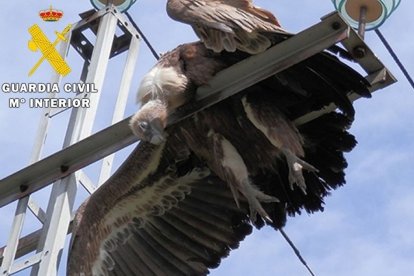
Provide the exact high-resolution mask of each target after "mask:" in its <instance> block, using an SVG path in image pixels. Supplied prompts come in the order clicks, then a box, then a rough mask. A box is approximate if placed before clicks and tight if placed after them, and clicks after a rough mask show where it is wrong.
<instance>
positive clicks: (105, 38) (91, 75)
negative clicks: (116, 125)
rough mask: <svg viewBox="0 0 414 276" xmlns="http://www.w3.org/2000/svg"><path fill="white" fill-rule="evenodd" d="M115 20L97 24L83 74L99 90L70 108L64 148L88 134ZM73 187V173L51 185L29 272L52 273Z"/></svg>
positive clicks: (62, 240)
mask: <svg viewBox="0 0 414 276" xmlns="http://www.w3.org/2000/svg"><path fill="white" fill-rule="evenodd" d="M117 22H118V19H117V18H116V17H115V16H114V15H113V14H112V13H107V14H105V15H104V16H103V17H102V20H101V22H100V24H99V29H98V35H97V41H96V46H95V48H94V51H93V54H92V58H91V63H90V65H89V72H88V75H87V77H86V83H94V84H95V88H96V89H97V90H98V91H99V92H98V93H86V94H85V98H89V99H90V107H89V108H79V109H73V110H72V115H71V119H70V122H69V127H68V132H67V134H66V137H65V141H64V145H63V147H64V148H66V147H68V146H70V145H72V144H74V143H76V142H78V141H79V140H81V139H83V138H85V137H87V136H89V135H90V134H91V132H92V127H93V123H94V121H95V116H96V112H97V109H98V104H99V98H100V95H101V93H100V91H101V90H102V85H103V81H104V78H105V73H106V69H107V65H108V61H109V57H110V53H111V48H112V43H113V39H114V35H115V29H116V24H117ZM76 190H77V183H76V177H75V174H72V175H70V176H68V177H66V178H64V179H62V180H61V181H58V182H57V183H55V184H54V185H53V188H52V194H51V197H50V201H49V206H48V208H47V213H46V215H47V217H48V220H47V221H46V223H45V224H44V226H43V232H42V236H41V237H40V242H39V244H38V248H37V252H43V253H42V261H41V263H39V264H38V265H36V266H34V267H33V270H32V275H50V276H52V275H56V273H57V269H58V266H59V261H60V256H61V254H62V250H63V248H64V244H65V239H66V234H67V229H68V228H69V223H70V220H71V216H72V209H73V203H74V200H75V196H76Z"/></svg>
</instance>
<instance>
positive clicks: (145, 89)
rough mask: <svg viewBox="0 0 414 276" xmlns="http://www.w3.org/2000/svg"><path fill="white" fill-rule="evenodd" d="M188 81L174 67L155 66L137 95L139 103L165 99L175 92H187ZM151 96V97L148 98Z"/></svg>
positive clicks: (144, 79)
mask: <svg viewBox="0 0 414 276" xmlns="http://www.w3.org/2000/svg"><path fill="white" fill-rule="evenodd" d="M187 83H188V80H187V78H186V77H185V76H184V75H183V74H179V73H177V71H175V70H174V68H173V67H160V66H155V67H154V68H152V69H151V71H149V72H148V73H147V74H146V75H145V76H144V78H143V79H142V81H141V85H140V87H139V89H138V93H137V102H142V100H143V99H147V101H148V100H154V99H164V98H165V96H166V93H168V92H171V90H172V89H173V90H174V91H185V90H186V86H187ZM148 94H150V97H148Z"/></svg>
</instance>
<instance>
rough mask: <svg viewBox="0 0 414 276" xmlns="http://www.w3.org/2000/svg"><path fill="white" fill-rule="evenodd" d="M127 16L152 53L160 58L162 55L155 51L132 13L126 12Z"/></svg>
mask: <svg viewBox="0 0 414 276" xmlns="http://www.w3.org/2000/svg"><path fill="white" fill-rule="evenodd" d="M125 14H126V16H127V17H128V19H129V21H130V22H131V24H132V26H134V28H135V29H137V31H138V33H139V35H140V36H141V37H142V39H143V40H144V42H145V44H147V46H148V48H149V49H150V51H151V53H152V55H153V56H154V57H155V58H156V59H157V60H159V59H160V56H159V55H158V53H157V51H155V49H154V47H152V45H151V43H150V42H149V40H148V39H147V37H146V36H145V35H144V33H143V32H142V31H141V29H140V28H139V27H138V25H137V24H136V23H135V21H134V20H133V19H132V17H131V15H130V14H129V13H128V12H125Z"/></svg>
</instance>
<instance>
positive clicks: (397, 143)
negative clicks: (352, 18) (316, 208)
mask: <svg viewBox="0 0 414 276" xmlns="http://www.w3.org/2000/svg"><path fill="white" fill-rule="evenodd" d="M254 2H255V3H256V4H257V5H259V6H261V7H263V8H266V9H268V10H269V11H271V12H273V13H274V14H275V15H276V16H277V17H278V19H279V20H280V22H281V23H282V25H283V27H284V28H286V29H287V30H289V31H292V32H299V31H301V30H303V29H305V28H307V27H309V26H311V25H313V24H316V23H318V22H319V18H320V17H322V16H324V15H325V14H327V13H330V12H331V11H333V5H332V3H331V1H329V0H318V1H315V0H302V1H282V0H272V1H269V0H261V1H259V0H256V1H254ZM50 4H52V5H53V6H54V7H55V8H58V9H61V10H63V11H64V12H65V15H64V18H63V19H62V20H61V21H60V22H59V23H45V22H41V20H40V19H39V17H38V15H37V14H38V11H40V10H43V9H46V8H48V7H49V5H50ZM90 8H91V5H90V3H89V1H79V0H75V1H62V0H14V1H8V2H4V3H2V9H0V21H1V24H0V34H1V37H2V38H1V44H0V49H1V51H0V84H3V83H10V82H19V83H27V82H43V83H44V82H49V81H50V79H51V77H50V76H51V69H50V68H49V65H48V64H47V63H44V64H42V65H41V66H40V68H39V69H38V71H37V72H36V73H35V74H34V75H33V76H32V77H30V78H28V77H27V73H28V71H29V70H30V68H31V67H32V66H33V65H34V64H35V63H36V61H37V60H38V59H39V58H40V54H39V53H33V52H30V51H29V50H28V48H27V41H28V40H29V38H30V37H29V34H28V32H27V29H28V27H30V26H31V25H33V24H35V23H36V24H39V26H40V27H41V28H42V29H43V30H44V31H45V33H46V35H47V36H48V37H49V39H52V38H53V37H54V31H55V30H59V31H61V30H62V29H63V28H64V27H65V26H66V24H68V23H73V22H76V21H78V18H79V17H78V14H79V13H81V12H84V11H86V10H88V9H90ZM412 10H414V2H413V1H402V3H401V5H400V7H399V8H398V9H397V10H396V11H395V12H394V14H392V15H391V17H390V18H389V19H388V20H387V22H386V23H385V24H384V25H383V26H382V27H381V32H382V33H383V34H384V36H385V37H386V38H387V40H388V41H389V42H390V44H391V45H392V47H393V48H394V50H395V52H396V53H397V54H398V56H399V57H400V59H401V60H402V62H403V63H404V65H405V66H406V68H407V70H408V72H411V74H414V53H413V50H412V49H413V48H414V39H413V31H412V30H413V29H414V22H413V20H411V19H410V18H411V17H412ZM129 13H130V14H131V15H132V16H133V18H134V20H135V22H136V23H137V24H138V26H139V27H140V28H141V29H142V31H143V32H144V33H145V34H146V36H147V37H148V39H149V40H150V41H151V43H152V44H153V46H154V48H155V49H156V51H157V52H159V53H163V52H166V51H168V50H170V49H172V48H174V47H176V46H177V45H178V44H181V43H185V42H190V41H194V40H196V38H195V36H194V34H193V33H192V30H191V29H190V27H188V26H186V25H184V24H181V23H178V22H174V21H172V20H171V19H169V18H168V16H167V14H166V13H165V0H138V1H137V3H136V4H135V5H134V6H132V8H131V9H130V11H129ZM366 42H367V43H368V45H369V46H370V47H371V48H372V49H373V50H374V52H375V53H376V54H377V56H378V57H379V58H380V59H381V60H382V61H383V62H384V63H385V64H386V66H387V67H388V68H389V69H390V70H391V71H392V73H393V74H394V75H395V76H396V78H397V79H398V82H397V83H396V84H394V85H392V86H390V87H387V88H385V89H383V90H381V91H377V92H375V93H374V95H373V98H372V99H362V100H358V101H357V102H356V103H355V108H356V119H355V122H354V124H353V126H352V128H351V132H352V133H353V134H354V135H355V136H356V138H357V140H358V145H357V147H356V148H355V149H354V150H353V151H352V152H351V153H349V154H347V160H348V162H349V167H348V169H347V170H346V174H347V177H346V179H347V184H346V185H345V186H344V187H342V188H340V189H338V190H336V191H334V192H333V193H332V195H331V196H329V197H328V198H326V200H325V201H326V205H325V211H324V212H322V213H316V214H312V215H308V214H302V215H301V216H297V217H294V218H291V219H289V220H288V223H287V225H286V228H285V230H286V232H287V233H288V234H289V235H290V237H291V239H292V240H293V241H294V242H295V244H296V246H297V247H298V248H299V250H300V251H301V253H302V255H303V256H304V258H305V259H306V261H307V263H308V264H309V266H310V267H311V268H312V270H313V271H314V272H315V274H316V275H321V276H329V275H337V276H341V275H356V276H366V275H376V276H388V275H412V271H414V262H413V261H412V260H413V259H414V234H413V230H412V229H414V215H413V212H412V211H413V210H414V185H413V184H412V179H413V177H414V170H413V163H412V161H413V157H414V122H413V118H414V91H413V89H412V88H411V87H410V85H409V84H408V82H407V81H406V79H405V78H404V76H403V75H402V73H401V72H400V70H399V69H398V67H397V66H396V64H395V63H394V61H393V60H392V58H391V57H390V55H389V53H388V52H387V51H386V49H385V47H384V46H383V45H382V43H381V42H380V40H379V39H378V37H377V36H376V34H375V33H374V32H368V33H366ZM124 59H125V56H124V55H121V56H119V57H118V58H117V59H116V60H113V61H111V62H110V66H111V69H109V70H110V71H109V73H108V75H109V76H110V77H108V78H107V81H106V82H105V85H104V89H103V90H102V93H103V96H102V97H101V107H100V110H99V111H98V116H99V120H98V121H97V122H96V124H95V126H94V132H95V131H98V130H100V129H102V128H105V127H107V126H108V125H109V124H110V120H111V114H110V113H109V112H108V111H107V110H110V108H111V106H112V105H113V102H114V95H115V91H116V89H117V87H118V86H119V83H117V82H116V81H115V79H117V77H119V72H120V70H121V69H120V68H121V65H122V63H123V62H124ZM68 62H69V63H70V66H71V67H72V69H73V72H72V73H71V74H70V75H69V76H68V77H67V78H65V79H64V82H76V81H77V78H78V76H79V74H80V68H81V59H80V58H79V56H78V55H77V53H76V52H75V51H74V50H73V49H71V50H70V52H69V55H68ZM154 63H155V59H154V57H153V56H152V55H151V54H150V52H149V51H148V49H147V47H146V46H145V45H144V44H142V45H141V49H140V55H139V58H138V63H137V69H136V73H135V75H134V79H133V83H132V89H131V92H130V95H129V98H128V104H127V108H126V112H125V117H127V116H130V115H132V114H133V113H134V112H135V111H136V110H137V106H136V104H135V91H136V89H137V87H138V85H139V82H140V79H141V77H142V75H143V74H144V73H145V72H147V71H148V70H149V68H150V67H151V66H152V65H153V64H154ZM109 80H110V81H109ZM12 97H13V98H16V97H17V98H26V99H27V98H33V97H43V95H40V94H36V95H32V94H31V95H28V94H23V95H20V94H18V95H10V94H6V93H3V92H1V91H0V119H1V120H0V164H1V167H0V179H1V178H4V177H6V176H7V175H9V174H11V173H13V172H15V171H17V170H19V169H21V168H23V167H25V166H26V165H27V164H28V162H29V158H30V153H31V150H32V148H33V141H34V138H35V135H36V130H37V126H38V122H39V119H40V116H41V112H42V110H41V109H30V108H28V107H27V106H25V105H22V106H21V107H20V108H16V109H12V108H9V107H8V102H9V99H10V98H12ZM68 115H69V112H65V113H64V114H62V115H60V116H56V117H55V118H54V119H53V120H52V122H51V127H50V131H49V133H48V139H47V141H46V146H45V149H44V152H43V156H48V155H50V154H52V153H53V152H56V151H58V150H59V149H60V148H61V146H62V142H63V137H64V133H65V129H66V124H67V120H68ZM132 148H133V147H128V148H126V149H124V150H123V151H121V153H120V154H119V155H118V156H117V158H116V164H118V165H119V164H120V163H121V162H122V160H123V159H124V158H125V157H126V156H127V154H128V153H129V152H130V151H131V150H132ZM97 167H98V166H97V165H92V166H90V167H88V168H87V169H85V172H86V173H87V174H88V175H89V177H91V178H92V179H96V173H97V170H98V169H97ZM49 190H50V188H48V189H45V190H44V191H42V192H40V193H36V195H34V198H35V200H37V201H38V202H39V204H40V205H41V206H42V207H43V208H44V209H46V204H47V194H48V191H49ZM85 196H86V193H85V192H84V191H82V189H80V190H79V197H78V198H77V202H76V205H78V204H79V203H80V202H82V200H83V199H84V198H85ZM15 206H16V204H15V203H14V204H11V205H9V206H6V207H2V208H0V247H1V246H3V245H4V244H5V243H6V241H7V237H8V235H9V231H10V226H11V223H12V219H13V216H14V208H15ZM39 227H40V224H39V223H38V222H37V221H36V219H35V218H34V217H33V216H32V215H30V214H28V216H27V221H26V223H25V227H24V229H23V234H28V233H30V232H31V231H33V230H37V229H38V228H39ZM65 261H66V255H64V256H63V259H62V265H61V269H60V270H59V275H65V264H64V263H65ZM17 275H28V272H27V271H23V272H21V273H19V274H17ZM211 275H215V276H224V275H263V276H267V275H269V276H270V275H308V273H307V271H306V270H305V268H304V267H303V266H302V265H301V264H300V263H299V261H298V260H297V258H296V257H295V255H294V254H293V252H292V250H291V249H290V248H289V246H288V245H287V243H286V242H285V241H284V240H283V239H282V238H281V236H280V234H279V233H278V232H275V231H273V230H272V229H270V228H265V229H262V230H260V231H255V232H254V233H253V234H252V235H250V236H249V237H248V238H246V239H245V240H244V241H243V242H242V243H241V245H240V248H239V249H237V250H235V251H233V252H232V253H231V255H230V257H228V258H227V259H225V260H223V262H222V264H221V266H220V267H219V268H218V269H215V270H213V271H212V272H211Z"/></svg>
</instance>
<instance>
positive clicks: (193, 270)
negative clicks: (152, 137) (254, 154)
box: [68, 139, 251, 275]
mask: <svg viewBox="0 0 414 276" xmlns="http://www.w3.org/2000/svg"><path fill="white" fill-rule="evenodd" d="M171 140H174V139H170V140H169V141H168V142H167V143H164V144H162V145H159V146H154V145H150V144H147V143H141V144H140V145H139V146H137V148H136V149H135V151H134V152H133V153H132V154H131V156H130V157H129V158H128V160H127V161H126V162H125V163H124V164H123V165H122V166H121V168H120V169H119V170H118V171H117V172H116V173H115V174H114V175H113V176H112V177H111V179H110V180H109V181H108V182H106V183H105V184H104V185H103V186H102V187H101V188H99V190H98V191H97V192H96V193H94V194H93V195H92V196H91V197H90V198H89V200H88V201H86V202H85V203H84V204H83V205H82V206H81V207H80V209H79V211H78V213H77V216H76V219H75V224H74V229H73V238H72V244H71V251H70V256H69V263H68V275H82V273H84V274H83V275H204V274H206V273H207V272H208V268H211V267H216V266H218V264H219V263H220V259H221V258H222V257H224V256H227V255H228V254H229V251H230V249H234V248H237V247H238V244H239V241H240V240H242V239H243V238H244V237H245V236H246V235H247V234H249V233H250V232H251V226H250V225H249V223H248V218H247V215H246V205H242V206H241V208H237V206H236V205H235V204H234V201H233V198H232V195H231V193H230V191H229V190H228V189H227V186H226V184H225V183H224V182H223V181H221V180H220V179H218V178H217V177H215V176H214V175H211V173H210V170H209V169H208V168H207V167H205V166H202V162H199V161H192V160H190V157H188V159H186V160H181V161H179V162H177V163H174V164H173V163H171V162H172V161H174V158H173V155H175V156H177V155H176V153H175V152H174V150H173V148H174V146H175V145H173V143H177V141H176V142H172V141H171ZM171 158H172V159H171ZM191 158H192V157H191ZM198 163H199V164H200V165H201V166H198Z"/></svg>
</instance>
